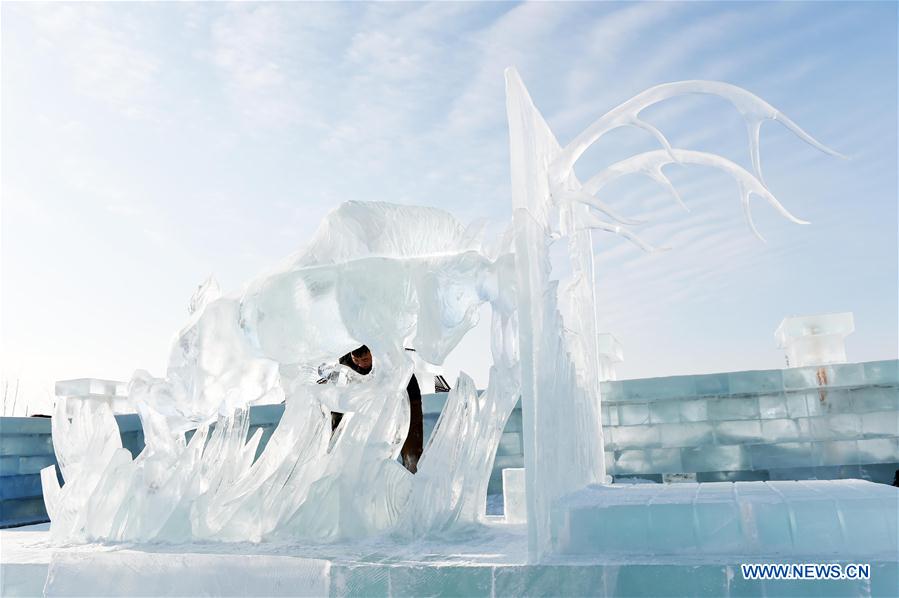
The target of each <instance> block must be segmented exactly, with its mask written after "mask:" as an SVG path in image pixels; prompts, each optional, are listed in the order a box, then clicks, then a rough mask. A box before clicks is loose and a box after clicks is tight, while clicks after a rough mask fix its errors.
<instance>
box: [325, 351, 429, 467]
mask: <svg viewBox="0 0 899 598" xmlns="http://www.w3.org/2000/svg"><path fill="white" fill-rule="evenodd" d="M341 366H342V367H341ZM347 369H349V370H350V371H351V372H353V373H355V374H358V375H359V376H367V375H368V374H369V373H370V372H371V369H372V358H371V351H370V350H369V348H368V346H366V345H362V346H361V347H359V348H357V349H353V350H352V351H350V352H349V353H347V354H346V355H344V356H343V357H341V358H340V360H339V361H338V366H337V367H331V368H328V367H327V366H324V367H322V368H320V370H319V372H320V374H321V375H322V378H321V379H319V381H318V383H319V384H326V383H329V382H330V383H333V384H341V383H351V382H356V381H360V380H359V379H358V377H356V376H353V375H352V374H350V373H349V372H348V371H347ZM344 380H345V382H344ZM406 394H407V395H408V396H409V431H408V434H406V441H405V442H404V443H403V448H402V449H401V450H400V456H401V457H402V459H403V466H404V467H405V468H406V469H408V470H409V471H410V472H412V473H415V472H416V471H418V460H419V459H420V458H421V453H422V451H423V450H424V422H423V417H422V410H421V389H420V388H419V386H418V380H417V379H416V378H415V374H412V378H410V379H409V385H408V386H406ZM341 419H343V413H338V412H336V411H332V412H331V432H332V433H333V432H334V430H336V429H337V426H339V425H340V420H341Z"/></svg>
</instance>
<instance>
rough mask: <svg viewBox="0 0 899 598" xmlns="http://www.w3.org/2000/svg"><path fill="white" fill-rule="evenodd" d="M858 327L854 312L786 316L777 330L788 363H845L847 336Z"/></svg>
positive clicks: (795, 365)
mask: <svg viewBox="0 0 899 598" xmlns="http://www.w3.org/2000/svg"><path fill="white" fill-rule="evenodd" d="M854 331H855V322H854V320H853V318H852V312H843V313H837V314H822V315H816V316H797V317H792V318H784V319H783V321H782V322H781V323H780V326H778V327H777V330H776V331H775V332H774V338H775V339H776V340H777V346H778V347H779V348H781V349H786V352H787V360H788V362H789V367H794V368H795V367H803V366H809V365H828V364H831V363H846V337H847V336H849V335H850V334H852V333H853V332H854Z"/></svg>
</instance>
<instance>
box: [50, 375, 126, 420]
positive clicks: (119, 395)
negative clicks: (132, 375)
mask: <svg viewBox="0 0 899 598" xmlns="http://www.w3.org/2000/svg"><path fill="white" fill-rule="evenodd" d="M56 396H57V397H62V398H64V399H68V409H69V411H68V413H69V417H72V416H73V415H74V410H75V403H76V402H77V401H83V400H95V401H106V402H107V403H109V406H110V407H111V408H112V412H113V413H116V414H120V413H122V414H124V413H134V407H133V405H132V404H131V402H130V401H129V400H128V383H127V382H120V381H117V380H100V379H97V378H76V379H74V380H59V381H58V382H57V383H56Z"/></svg>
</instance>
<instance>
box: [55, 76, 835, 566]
mask: <svg viewBox="0 0 899 598" xmlns="http://www.w3.org/2000/svg"><path fill="white" fill-rule="evenodd" d="M506 85H507V109H508V117H509V130H510V146H511V159H512V203H513V217H512V222H511V224H510V225H509V228H508V230H507V232H506V234H505V235H504V236H503V238H502V239H500V240H498V242H492V243H487V242H485V241H484V240H483V239H481V238H480V236H479V234H478V232H477V231H476V230H475V229H474V228H472V227H468V228H466V227H465V226H463V225H462V224H461V223H459V222H458V221H457V220H456V219H455V218H454V217H453V216H452V215H451V214H449V213H448V212H445V211H443V210H439V209H435V208H424V207H416V206H400V205H394V204H388V203H379V202H347V203H344V204H342V205H341V206H340V207H338V208H337V209H336V210H335V211H333V212H332V213H331V214H329V215H328V216H327V218H326V219H325V220H324V221H323V222H322V224H321V226H320V227H319V229H318V231H317V233H316V234H315V236H314V237H313V239H312V240H311V242H310V243H309V245H308V246H307V247H306V248H305V249H303V250H301V251H299V252H298V253H297V254H295V255H293V256H290V257H289V258H287V259H286V260H285V261H284V262H283V263H282V264H280V265H279V266H277V267H275V268H273V269H272V270H271V271H269V272H266V273H264V274H262V275H260V276H259V277H258V278H257V279H255V280H254V281H252V282H250V283H249V284H248V285H247V286H246V287H245V288H244V289H242V290H241V291H239V292H236V293H233V294H230V295H223V294H222V293H221V292H220V291H219V289H218V286H217V285H216V284H215V282H214V281H213V280H210V281H207V282H206V283H204V285H202V286H201V287H200V289H199V290H198V292H197V293H196V294H195V295H194V297H193V299H192V300H191V314H190V318H189V320H188V323H187V325H186V326H185V327H184V328H183V329H182V330H181V331H180V333H179V334H178V335H177V337H176V339H175V342H174V343H173V347H172V351H171V355H170V358H169V366H168V370H167V372H166V376H165V377H164V378H154V377H152V376H151V375H150V374H148V373H146V372H141V371H139V372H137V373H135V375H134V377H133V379H132V381H131V385H130V391H129V399H130V400H131V401H133V403H134V406H135V408H136V409H137V411H138V413H139V416H140V419H141V422H142V425H143V430H144V435H145V440H146V446H145V449H144V450H143V452H141V453H140V455H138V456H137V457H136V458H134V459H132V457H131V454H130V453H129V452H128V451H127V450H125V449H123V448H122V446H121V442H120V438H119V434H118V430H117V428H116V423H115V419H114V418H113V416H112V413H111V411H110V410H109V408H108V407H107V406H106V405H104V404H101V403H94V402H90V401H87V402H84V403H80V404H79V405H78V406H76V408H75V410H74V417H72V419H71V421H70V420H69V419H68V418H67V417H66V405H65V402H64V401H62V400H61V401H60V402H59V404H58V405H57V411H56V414H55V416H54V417H53V441H54V447H55V450H56V454H57V458H58V461H59V466H60V469H61V471H62V475H63V478H64V479H65V482H66V483H65V485H64V486H62V487H60V486H59V484H58V482H57V479H56V475H55V472H54V470H53V468H47V469H45V470H44V471H42V472H41V474H42V482H43V486H44V497H45V502H46V504H47V509H48V513H49V514H50V517H51V520H52V525H51V536H52V538H53V540H54V541H56V542H68V543H71V542H76V543H77V542H91V541H104V542H137V543H141V542H154V541H166V542H185V541H194V540H216V541H229V542H240V541H252V542H261V541H269V540H289V541H309V542H323V543H330V542H343V541H351V540H353V539H358V538H366V537H375V536H379V535H384V536H386V537H393V538H400V539H409V538H419V537H427V536H440V537H454V536H464V535H465V534H467V533H470V532H471V529H472V526H476V525H477V524H478V522H479V521H481V520H483V518H484V509H485V499H486V493H487V483H488V480H489V477H490V471H491V469H492V466H493V460H494V455H495V453H496V449H497V445H498V444H499V440H500V437H501V435H502V431H503V429H504V427H505V424H506V421H507V419H508V417H509V415H510V413H511V411H512V409H513V407H514V405H515V403H516V401H517V400H518V398H519V396H521V399H522V406H523V426H524V429H523V435H524V446H525V463H526V480H527V496H528V518H529V526H528V533H529V549H530V552H531V556H532V558H534V559H540V558H541V557H542V555H543V554H544V553H545V551H546V547H547V533H548V532H547V525H548V514H549V509H550V508H551V505H552V503H553V502H554V501H555V500H557V499H558V497H560V496H561V495H563V494H565V493H566V492H569V491H572V490H575V489H578V488H581V487H583V486H585V485H587V484H590V483H595V482H602V481H603V479H604V473H605V472H604V468H603V461H602V455H603V446H602V442H603V440H602V428H601V423H600V417H599V413H600V411H599V407H600V397H599V385H598V383H597V382H596V381H597V380H598V377H597V374H598V364H597V347H596V339H597V334H596V332H597V331H596V311H595V310H596V299H595V295H594V271H593V253H592V252H593V244H592V234H593V231H595V230H600V231H608V232H613V233H615V234H619V235H622V236H624V237H626V238H628V239H630V240H631V241H633V242H634V243H636V244H637V245H639V246H640V247H641V248H644V249H647V250H651V249H652V248H651V247H650V245H649V244H648V243H646V242H644V241H643V240H642V239H640V238H639V237H638V236H637V235H636V234H634V233H633V231H632V230H631V228H630V226H631V225H633V224H635V223H636V221H634V220H633V219H629V218H627V217H625V216H622V215H619V214H617V213H616V212H615V211H614V210H612V209H611V208H610V207H609V206H608V205H607V203H605V202H604V201H602V200H601V199H600V198H599V197H598V196H597V195H598V194H600V193H601V192H602V190H603V189H604V187H605V186H606V185H607V184H608V183H609V182H610V181H612V180H614V179H615V178H617V177H620V176H622V175H625V174H630V173H644V174H647V175H649V176H651V177H653V178H654V179H656V180H658V181H659V182H661V183H662V184H664V185H665V186H666V187H668V188H669V189H670V190H671V192H672V194H673V196H674V197H675V199H676V200H677V201H678V202H681V203H683V202H682V201H681V199H680V197H679V196H678V195H677V191H676V190H675V189H674V187H673V185H671V183H670V181H669V180H668V179H667V178H666V177H665V175H664V173H663V171H662V168H663V167H664V166H665V165H666V164H670V163H683V164H688V163H690V164H692V163H695V164H703V165H708V166H713V167H716V168H719V169H721V170H724V171H725V172H727V173H728V174H730V175H731V176H732V177H733V178H734V179H735V180H736V181H737V183H738V185H739V190H740V197H741V200H742V202H743V206H744V210H745V213H746V216H747V219H748V221H749V223H750V226H751V227H752V229H753V231H755V227H754V225H753V224H752V220H751V218H750V216H749V211H748V205H749V204H748V202H749V197H750V195H752V194H755V195H757V196H759V197H761V198H763V199H765V200H766V201H767V202H768V203H769V204H770V205H772V206H773V207H774V208H775V209H776V210H777V211H779V212H780V213H781V214H783V215H784V216H786V217H787V218H789V219H791V220H793V221H794V222H802V221H801V220H799V219H797V218H795V217H793V216H792V215H791V214H789V212H787V211H786V209H785V208H783V206H782V205H781V204H780V203H779V202H778V201H777V199H775V198H774V196H773V195H772V194H771V192H770V191H769V190H768V188H767V187H766V186H765V185H764V183H763V182H762V179H761V171H760V161H759V156H758V154H759V149H758V144H759V127H760V124H761V122H763V121H764V120H766V119H770V120H779V121H781V122H783V123H784V124H785V125H786V126H787V127H788V128H790V129H791V130H793V131H794V132H796V133H797V134H798V135H799V136H800V137H801V138H803V139H805V140H806V141H808V142H809V143H811V144H812V145H815V146H816V147H818V148H819V149H823V150H825V151H828V152H829V151H830V150H827V149H826V148H824V147H823V146H821V145H820V144H819V143H818V142H816V141H815V140H814V139H812V138H811V137H809V136H808V135H807V134H805V133H804V132H802V131H801V130H800V129H799V128H798V127H797V126H796V125H795V124H793V123H792V121H790V120H789V119H787V118H786V117H784V116H783V115H782V114H781V113H779V112H778V111H776V110H775V109H774V108H772V107H771V106H770V105H768V104H767V103H765V102H764V101H763V100H761V99H759V98H757V97H755V96H753V95H752V94H750V93H748V92H746V91H744V90H742V89H739V88H737V87H734V86H731V85H727V84H723V83H714V82H704V81H692V82H681V83H672V84H667V85H661V86H658V87H655V88H652V89H650V90H648V91H646V92H643V93H641V94H639V95H637V96H635V97H634V98H632V99H631V100H628V101H627V102H625V103H623V104H621V105H620V106H618V107H617V108H615V109H613V110H611V111H609V112H608V113H606V114H605V115H603V116H602V117H601V118H600V119H599V120H598V121H596V122H595V123H594V124H593V125H591V126H590V127H589V128H588V129H586V130H585V131H584V132H583V133H582V134H581V135H580V136H578V137H577V138H576V139H575V140H574V141H572V142H571V143H570V144H568V145H567V146H565V147H562V146H561V145H560V144H559V143H558V142H557V141H556V139H555V137H554V135H553V134H552V132H551V131H550V129H549V127H548V126H547V125H546V123H545V121H544V120H543V118H542V116H541V115H540V113H539V111H538V110H537V109H536V108H535V107H534V105H533V102H532V101H531V99H530V97H529V95H528V93H527V90H526V89H525V87H524V84H523V83H522V82H521V79H520V77H519V76H518V74H517V72H515V71H514V70H512V69H510V70H508V71H507V73H506ZM683 93H712V94H715V95H719V96H722V97H725V98H727V99H729V100H730V101H731V102H732V103H733V104H734V105H735V106H736V107H737V108H738V110H739V111H740V112H741V113H742V114H743V115H744V117H745V118H746V120H747V125H748V129H749V132H750V154H751V158H752V163H753V166H754V173H750V172H748V171H746V170H744V169H743V168H741V167H740V166H738V165H736V164H734V163H732V162H730V161H728V160H726V159H724V158H722V157H720V156H716V155H712V154H706V153H702V152H696V151H691V150H686V149H680V148H674V147H672V146H671V145H670V143H669V142H668V141H667V139H666V138H665V137H664V135H663V134H662V133H661V132H660V131H659V130H657V129H656V128H654V127H653V126H652V125H650V124H648V123H646V122H645V121H643V120H641V119H640V118H639V114H640V112H641V111H642V110H643V109H645V108H646V107H648V106H650V105H652V104H655V103H657V102H660V101H663V100H665V99H667V98H669V97H672V96H674V95H679V94H683ZM621 126H634V127H638V128H640V129H643V130H645V131H647V132H648V133H650V134H651V135H653V136H654V137H655V138H656V139H657V140H658V141H659V143H660V145H661V149H659V150H655V151H651V152H646V153H643V154H639V155H637V156H633V157H632V158H629V159H627V160H624V161H622V162H619V163H617V164H614V165H612V166H610V167H608V168H606V169H604V170H602V171H601V172H599V173H598V174H597V175H596V176H594V177H592V178H591V179H589V180H588V181H587V182H586V183H583V184H581V183H580V181H578V180H577V178H576V177H575V175H574V172H573V166H574V164H575V162H576V161H577V160H578V158H579V157H580V156H581V155H582V154H583V153H584V151H585V150H586V149H587V148H588V147H589V146H590V145H591V144H592V143H594V142H595V141H596V140H597V139H599V138H600V137H601V136H602V135H604V134H605V133H607V132H608V131H610V130H612V129H614V128H617V127H621ZM831 153H832V152H831ZM756 232H757V231H756ZM559 240H564V241H565V242H566V243H567V248H568V255H569V260H570V265H571V271H572V273H573V276H572V280H573V282H572V284H570V285H568V286H566V287H565V288H562V289H560V288H558V284H557V283H556V282H554V281H552V280H551V276H550V274H551V272H550V270H551V267H550V263H549V256H548V247H549V245H550V244H551V243H553V242H557V241H559ZM488 247H492V248H493V249H488ZM483 304H489V305H490V308H491V318H492V322H491V354H492V358H493V365H492V367H491V368H490V377H489V383H488V386H487V388H486V390H484V391H483V392H481V393H479V392H478V391H477V389H476V388H475V385H474V382H473V381H472V380H471V379H470V378H469V377H468V376H467V375H465V374H464V373H463V374H461V375H460V377H459V379H458V381H457V382H456V384H455V385H454V388H453V389H452V391H451V392H450V394H449V396H448V399H447V401H446V405H445V407H444V409H443V412H442V413H441V415H440V419H439V421H438V423H437V425H436V427H435V429H434V432H433V433H432V436H431V438H430V440H429V442H428V444H427V446H426V448H425V451H424V455H423V456H422V458H421V461H420V462H419V469H418V473H417V474H416V475H414V476H413V475H411V474H410V473H409V472H408V471H406V470H405V469H404V468H403V467H402V466H400V465H399V463H398V462H397V460H396V457H397V455H398V453H399V451H400V448H401V446H402V444H403V441H404V436H405V431H406V430H407V428H408V424H409V410H408V402H407V400H406V396H405V387H406V382H407V380H408V378H409V376H410V374H411V372H412V362H411V361H410V359H409V356H408V353H407V352H406V351H405V350H404V349H405V347H414V348H415V349H416V351H417V355H418V356H419V357H420V358H422V359H423V360H424V361H425V362H428V363H431V364H441V363H442V362H443V361H444V359H445V358H446V357H447V355H448V354H449V353H450V352H451V351H452V350H453V348H454V347H456V346H457V345H458V343H459V341H460V340H461V339H462V338H463V337H464V335H465V334H466V333H467V332H468V331H469V330H470V329H471V328H473V327H474V326H475V325H476V324H477V321H478V313H479V308H480V307H481V306H482V305H483ZM560 304H565V305H566V308H567V309H566V310H565V314H566V315H564V316H563V314H562V313H561V311H560V309H559V306H560ZM360 344H367V345H368V346H369V347H370V348H371V351H372V354H373V358H374V363H375V368H374V370H373V372H372V374H371V375H369V376H367V379H366V380H365V381H364V382H362V383H356V384H342V385H319V384H316V379H317V377H318V376H317V366H318V365H319V364H320V363H322V362H323V361H327V360H332V359H334V357H335V356H339V355H342V354H344V353H346V352H347V351H349V350H351V349H353V348H354V347H357V346H358V345H360ZM282 400H284V401H285V410H284V415H283V417H282V419H281V421H280V424H279V425H278V427H277V428H276V430H275V431H274V433H273V435H272V437H271V438H270V440H269V441H268V443H267V444H266V446H265V448H264V450H263V451H262V453H261V455H260V456H259V458H258V459H255V460H254V457H255V455H256V452H257V447H258V444H259V441H260V431H257V433H256V434H254V435H253V437H252V438H249V439H247V436H248V430H249V405H252V404H260V403H267V402H269V403H270V402H280V401H282ZM332 411H339V412H342V413H346V414H347V416H345V417H344V418H343V420H342V422H341V424H340V426H339V427H338V428H337V430H336V431H335V432H334V434H333V436H332V432H331V426H330V421H331V420H330V413H331V412H332ZM190 430H194V432H193V433H192V436H190V438H189V439H188V438H187V437H186V435H185V432H188V431H190Z"/></svg>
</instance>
